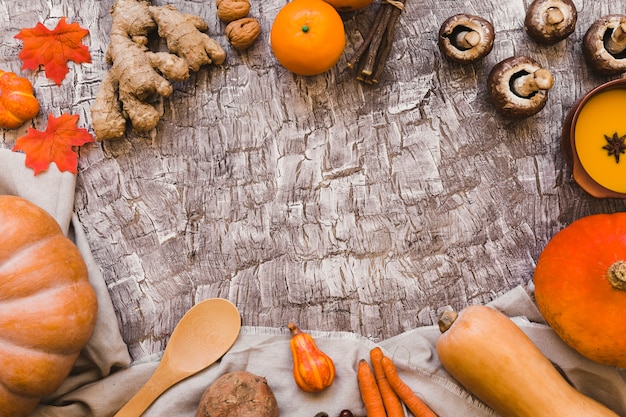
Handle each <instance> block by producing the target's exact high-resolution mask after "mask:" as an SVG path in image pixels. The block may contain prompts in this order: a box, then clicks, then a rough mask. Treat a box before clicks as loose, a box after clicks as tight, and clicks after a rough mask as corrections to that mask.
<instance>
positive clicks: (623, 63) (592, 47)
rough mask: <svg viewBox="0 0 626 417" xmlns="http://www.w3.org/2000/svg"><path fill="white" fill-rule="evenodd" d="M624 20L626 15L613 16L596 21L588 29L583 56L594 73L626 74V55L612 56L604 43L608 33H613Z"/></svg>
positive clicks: (584, 40) (584, 39)
mask: <svg viewBox="0 0 626 417" xmlns="http://www.w3.org/2000/svg"><path fill="white" fill-rule="evenodd" d="M624 20H626V16H625V15H621V14H611V15H607V16H603V17H601V18H600V19H598V20H596V21H595V22H594V23H593V24H592V25H591V26H590V27H589V29H587V32H586V33H585V36H584V37H583V45H582V47H583V55H584V57H585V61H586V62H587V65H588V66H589V67H591V69H593V70H594V71H596V72H598V73H600V74H604V75H618V74H621V73H623V72H626V54H619V55H614V54H611V53H610V52H609V51H607V49H606V47H605V43H604V42H605V37H606V35H607V32H609V33H610V32H612V31H613V30H614V29H615V28H617V27H619V26H620V24H621V23H622V22H623V21H624Z"/></svg>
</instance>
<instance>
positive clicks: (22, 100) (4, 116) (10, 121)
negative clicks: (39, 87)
mask: <svg viewBox="0 0 626 417" xmlns="http://www.w3.org/2000/svg"><path fill="white" fill-rule="evenodd" d="M37 113H39V101H37V99H36V98H35V96H34V95H33V85H32V84H31V83H30V81H28V80H27V79H26V78H23V77H18V76H17V75H16V74H15V73H12V72H4V71H2V70H0V127H3V128H5V129H16V128H18V127H20V126H21V125H23V124H24V122H26V121H27V120H30V119H32V118H33V117H35V116H37Z"/></svg>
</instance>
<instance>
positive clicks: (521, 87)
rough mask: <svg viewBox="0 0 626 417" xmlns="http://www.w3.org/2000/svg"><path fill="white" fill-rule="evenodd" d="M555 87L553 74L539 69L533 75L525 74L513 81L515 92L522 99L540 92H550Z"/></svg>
mask: <svg viewBox="0 0 626 417" xmlns="http://www.w3.org/2000/svg"><path fill="white" fill-rule="evenodd" d="M553 85H554V77H553V76H552V73H551V72H550V71H548V70H547V69H544V68H539V69H538V70H536V71H535V72H533V73H532V74H525V75H522V76H520V77H517V78H515V79H514V80H513V92H514V93H515V94H517V95H518V96H520V97H530V96H531V95H532V94H533V93H535V92H537V91H539V90H549V89H551V88H552V86H553Z"/></svg>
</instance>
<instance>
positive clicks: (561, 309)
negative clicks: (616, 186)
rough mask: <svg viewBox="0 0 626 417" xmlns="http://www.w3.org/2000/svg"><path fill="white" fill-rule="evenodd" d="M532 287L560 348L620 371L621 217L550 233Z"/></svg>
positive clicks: (625, 255)
mask: <svg viewBox="0 0 626 417" xmlns="http://www.w3.org/2000/svg"><path fill="white" fill-rule="evenodd" d="M534 283H535V297H536V300H537V306H538V307H539V310H540V311H541V313H542V314H543V316H544V318H545V319H546V321H547V322H548V324H549V325H550V326H551V327H552V328H553V329H554V331H555V332H556V333H557V334H558V335H559V336H560V337H561V339H563V341H564V342H565V343H567V344H568V345H569V346H571V347H572V348H574V349H575V350H576V351H577V352H578V353H580V354H581V355H583V356H585V357H587V358H588V359H591V360H593V361H595V362H598V363H602V364H606V365H612V366H619V367H622V368H626V331H625V328H624V315H625V314H626V213H614V214H595V215H591V216H587V217H583V218H581V219H579V220H576V221H574V222H573V223H571V224H570V225H569V226H567V227H565V228H564V229H563V230H561V231H559V232H558V233H556V235H554V237H552V239H550V241H549V242H548V244H547V245H546V247H545V248H544V250H543V251H542V252H541V255H540V256H539V260H538V261H537V266H536V269H535V274H534Z"/></svg>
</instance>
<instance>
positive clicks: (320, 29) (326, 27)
mask: <svg viewBox="0 0 626 417" xmlns="http://www.w3.org/2000/svg"><path fill="white" fill-rule="evenodd" d="M270 46H271V48H272V53H273V54H274V56H275V57H276V59H277V60H278V62H279V63H280V64H281V65H282V66H283V67H285V68H286V69H288V70H289V71H291V72H293V73H295V74H299V75H305V76H306V75H317V74H321V73H323V72H325V71H328V70H329V69H331V68H332V67H333V66H334V65H335V64H336V63H337V61H339V58H340V57H341V54H342V53H343V50H344V48H345V46H346V36H345V29H344V26H343V21H342V20H341V16H340V15H339V13H338V12H337V10H335V8H334V7H333V6H331V5H330V4H328V3H326V2H325V1H324V0H293V1H292V2H289V3H287V4H286V5H285V6H283V8H282V9H280V10H279V11H278V14H277V15H276V17H275V18H274V22H273V23H272V28H271V30H270Z"/></svg>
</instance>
